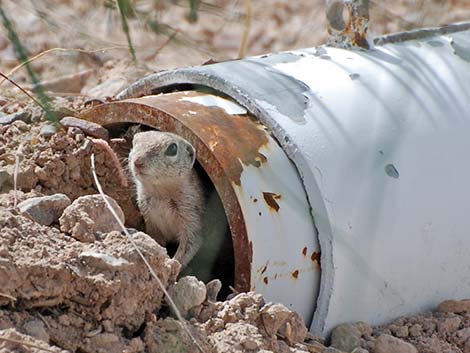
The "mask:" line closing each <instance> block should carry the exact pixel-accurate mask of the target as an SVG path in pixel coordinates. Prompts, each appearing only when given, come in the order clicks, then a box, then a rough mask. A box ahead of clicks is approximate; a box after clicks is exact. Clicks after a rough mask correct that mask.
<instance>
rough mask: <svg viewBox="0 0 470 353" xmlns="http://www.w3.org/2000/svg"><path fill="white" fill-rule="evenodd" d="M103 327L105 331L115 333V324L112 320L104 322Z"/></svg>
mask: <svg viewBox="0 0 470 353" xmlns="http://www.w3.org/2000/svg"><path fill="white" fill-rule="evenodd" d="M102 325H103V329H104V330H105V332H108V333H110V332H113V331H114V324H113V322H112V321H111V320H104V321H103V322H102Z"/></svg>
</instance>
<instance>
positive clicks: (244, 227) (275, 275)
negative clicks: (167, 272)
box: [82, 92, 320, 322]
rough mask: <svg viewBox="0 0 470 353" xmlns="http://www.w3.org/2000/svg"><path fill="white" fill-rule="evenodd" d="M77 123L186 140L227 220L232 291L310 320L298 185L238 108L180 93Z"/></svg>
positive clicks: (305, 221) (310, 231) (313, 243)
mask: <svg viewBox="0 0 470 353" xmlns="http://www.w3.org/2000/svg"><path fill="white" fill-rule="evenodd" d="M240 114H242V115H240ZM82 118H85V119H87V120H92V121H95V122H98V123H100V124H103V125H111V124H116V123H119V122H127V123H129V122H133V123H142V124H145V125H149V126H153V127H155V128H158V129H161V130H165V131H171V132H175V133H177V134H179V135H181V136H183V137H184V138H186V139H187V140H188V141H190V142H191V143H192V144H193V145H194V146H195V147H196V150H197V159H198V161H199V163H200V164H201V166H202V167H203V168H204V170H205V171H206V172H207V174H208V175H209V177H210V178H211V180H212V182H213V183H214V185H215V187H216V189H217V191H218V193H219V195H220V197H221V200H222V203H223V205H224V208H225V211H226V214H227V217H228V221H229V225H230V227H231V232H232V238H233V245H234V252H235V287H236V289H238V290H240V291H248V290H256V291H258V292H259V293H262V294H263V295H264V296H265V297H266V298H267V300H272V301H280V302H283V303H285V304H286V305H287V306H289V307H291V308H293V309H295V310H296V311H298V312H299V313H300V314H301V315H302V316H303V318H304V320H305V321H306V322H310V321H311V320H312V316H313V311H314V309H315V300H312V298H316V296H317V294H318V288H319V282H320V269H319V266H318V263H315V261H313V260H312V259H311V258H309V257H308V256H306V255H302V254H301V251H300V250H297V249H302V248H306V249H308V251H309V252H312V253H315V252H319V245H318V242H317V238H316V236H315V227H314V224H313V220H312V218H311V216H310V213H309V205H308V201H307V198H306V195H305V192H304V189H303V186H302V181H301V179H300V177H299V176H298V174H297V172H296V169H295V167H294V166H293V164H292V163H291V162H290V160H289V159H288V158H287V156H286V155H285V153H284V151H283V150H282V148H281V147H280V146H279V145H278V144H277V142H276V141H275V140H274V139H273V138H272V137H271V135H270V133H269V132H268V131H267V129H266V128H265V127H264V126H263V125H261V124H260V123H259V122H256V121H255V120H253V119H252V118H251V117H250V116H249V115H246V110H245V109H243V108H242V107H240V106H239V105H238V104H236V103H234V102H231V101H229V100H226V99H222V98H220V97H217V96H212V95H208V94H199V93H195V92H181V93H172V94H166V95H160V96H147V97H142V98H138V99H132V100H127V101H123V102H113V103H109V104H103V105H100V106H98V107H96V108H94V109H91V110H89V111H87V112H86V113H84V114H82ZM281 170H282V173H279V171H281ZM288 249H290V251H289V250H288ZM260 269H261V270H260ZM292 273H297V275H296V276H292V275H291V274H292ZM285 288H289V291H286V290H285Z"/></svg>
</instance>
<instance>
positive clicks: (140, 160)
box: [134, 158, 144, 169]
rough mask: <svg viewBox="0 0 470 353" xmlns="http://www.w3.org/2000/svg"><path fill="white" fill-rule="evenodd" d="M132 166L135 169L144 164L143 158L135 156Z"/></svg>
mask: <svg viewBox="0 0 470 353" xmlns="http://www.w3.org/2000/svg"><path fill="white" fill-rule="evenodd" d="M134 166H135V167H136V168H137V169H140V168H142V167H143V166H144V160H143V159H142V158H136V160H135V161H134Z"/></svg>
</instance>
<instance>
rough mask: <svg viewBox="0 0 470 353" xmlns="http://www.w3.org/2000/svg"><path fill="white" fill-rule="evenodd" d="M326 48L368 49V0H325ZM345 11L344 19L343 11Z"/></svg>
mask: <svg viewBox="0 0 470 353" xmlns="http://www.w3.org/2000/svg"><path fill="white" fill-rule="evenodd" d="M326 6H327V12H326V20H327V31H328V34H329V35H330V36H329V38H328V41H327V46H330V47H335V48H343V49H352V48H363V49H369V48H370V44H369V42H368V40H367V30H368V27H369V0H347V1H346V0H327V2H326ZM345 9H346V10H347V12H348V16H347V18H346V19H345V18H344V14H343V11H344V10H345Z"/></svg>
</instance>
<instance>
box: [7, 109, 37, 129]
mask: <svg viewBox="0 0 470 353" xmlns="http://www.w3.org/2000/svg"><path fill="white" fill-rule="evenodd" d="M17 120H22V121H24V122H25V123H29V122H30V121H31V112H30V111H28V110H23V111H21V112H16V113H13V114H8V115H4V116H0V125H8V124H11V123H13V122H14V121H17Z"/></svg>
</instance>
